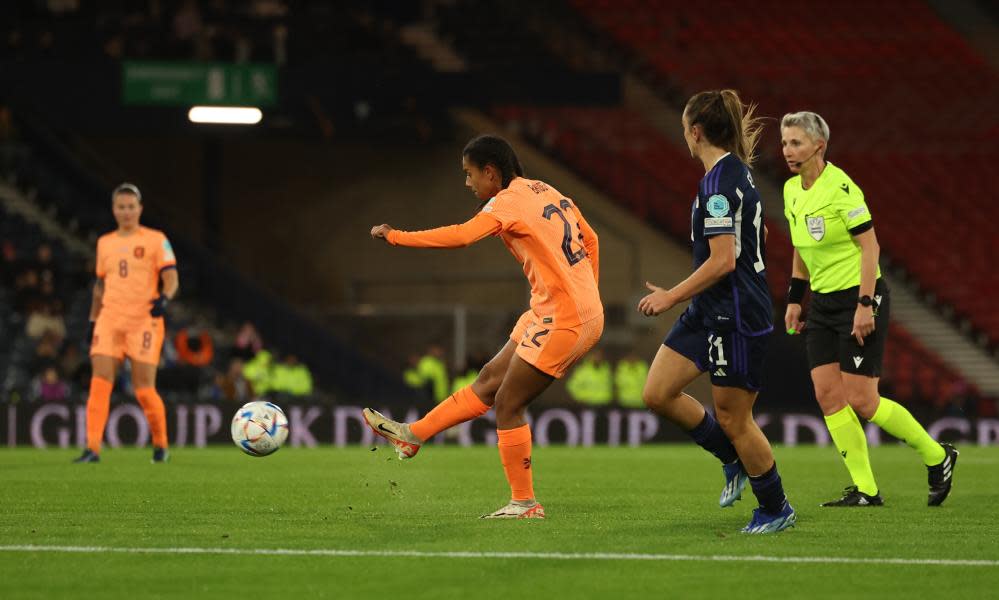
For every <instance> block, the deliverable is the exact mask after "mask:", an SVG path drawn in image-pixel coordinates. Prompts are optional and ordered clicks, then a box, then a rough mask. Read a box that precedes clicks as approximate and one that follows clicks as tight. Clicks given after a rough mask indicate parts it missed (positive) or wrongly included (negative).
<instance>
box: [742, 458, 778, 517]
mask: <svg viewBox="0 0 999 600" xmlns="http://www.w3.org/2000/svg"><path fill="white" fill-rule="evenodd" d="M749 485H751V486H753V494H754V495H756V499H757V500H758V501H759V502H760V506H761V507H763V512H766V513H769V514H771V515H776V514H778V513H780V511H782V510H784V505H785V504H787V496H785V495H784V486H783V484H781V482H780V473H778V472H777V463H774V466H772V467H770V470H769V471H767V472H766V473H764V474H763V475H760V476H759V477H753V476H752V475H750V476H749Z"/></svg>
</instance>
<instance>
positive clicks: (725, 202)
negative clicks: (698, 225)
mask: <svg viewBox="0 0 999 600" xmlns="http://www.w3.org/2000/svg"><path fill="white" fill-rule="evenodd" d="M738 203H739V200H738V199H733V198H730V197H729V196H727V195H725V194H712V195H710V196H708V199H707V200H705V201H704V235H705V237H707V236H711V235H719V234H726V233H727V234H732V235H735V213H736V211H738V209H739V204H738Z"/></svg>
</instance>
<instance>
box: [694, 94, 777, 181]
mask: <svg viewBox="0 0 999 600" xmlns="http://www.w3.org/2000/svg"><path fill="white" fill-rule="evenodd" d="M683 112H684V114H686V115H687V122H688V124H689V125H690V127H693V126H694V125H700V126H701V128H702V129H703V130H704V136H705V137H706V138H707V140H708V142H709V143H711V144H712V145H714V146H717V147H719V148H722V149H724V150H728V151H729V152H732V153H734V154H735V155H736V156H738V157H739V159H740V160H742V162H744V163H746V164H747V165H749V166H752V164H753V162H754V161H755V160H756V145H757V143H758V142H759V141H760V134H761V133H762V132H763V119H761V118H758V117H755V116H754V113H755V112H756V104H755V103H751V104H748V105H744V104H743V103H742V100H740V99H739V93H738V92H736V91H735V90H720V91H710V92H699V93H697V94H694V95H693V96H691V98H690V100H688V101H687V106H686V107H685V108H684V109H683Z"/></svg>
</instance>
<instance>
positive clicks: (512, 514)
mask: <svg viewBox="0 0 999 600" xmlns="http://www.w3.org/2000/svg"><path fill="white" fill-rule="evenodd" d="M481 518H483V519H544V518H545V507H544V506H541V503H540V502H538V501H537V500H511V501H510V504H507V505H506V506H504V507H503V508H501V509H499V510H497V511H496V512H494V513H490V514H488V515H482V517H481Z"/></svg>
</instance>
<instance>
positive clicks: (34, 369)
mask: <svg viewBox="0 0 999 600" xmlns="http://www.w3.org/2000/svg"><path fill="white" fill-rule="evenodd" d="M61 343H62V340H61V339H60V338H59V336H58V335H57V334H55V333H53V332H51V331H47V332H45V333H44V334H42V336H41V339H39V340H38V344H37V345H36V346H35V356H34V358H32V360H31V365H30V369H31V373H33V374H36V375H37V374H39V373H41V372H42V371H44V370H45V369H47V368H49V367H54V366H56V365H57V364H58V360H59V345H60V344H61Z"/></svg>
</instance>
